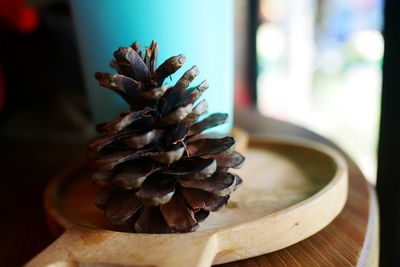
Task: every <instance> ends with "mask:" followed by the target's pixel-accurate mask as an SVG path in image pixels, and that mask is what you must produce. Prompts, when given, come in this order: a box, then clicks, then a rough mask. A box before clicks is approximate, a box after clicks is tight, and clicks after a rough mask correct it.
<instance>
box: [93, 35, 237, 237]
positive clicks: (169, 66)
mask: <svg viewBox="0 0 400 267" xmlns="http://www.w3.org/2000/svg"><path fill="white" fill-rule="evenodd" d="M157 53H158V45H157V44H156V43H155V42H154V41H153V42H152V43H151V45H150V47H148V48H147V49H145V51H141V50H140V49H139V44H138V43H137V42H135V43H134V44H133V45H132V46H129V47H122V48H120V49H118V50H117V51H116V52H115V53H114V57H115V60H113V61H112V62H111V66H112V67H113V68H114V69H116V70H117V72H118V74H108V73H100V72H97V73H96V75H95V77H96V79H97V80H98V81H99V83H100V85H102V86H104V87H107V88H109V89H111V90H113V91H115V92H116V93H118V94H119V95H120V96H121V97H122V98H123V99H125V101H126V102H127V103H128V104H129V105H130V108H131V112H126V113H121V114H120V117H119V118H117V119H115V120H112V121H109V122H106V123H102V124H99V125H98V126H97V131H98V132H99V133H101V134H102V135H101V136H98V137H97V138H95V139H93V140H92V141H90V142H89V144H88V150H89V156H90V160H91V163H92V166H93V167H94V171H93V174H92V180H93V181H94V182H95V183H96V184H97V185H98V186H100V187H101V190H100V191H99V193H98V194H97V197H96V205H97V206H98V207H99V208H100V209H102V210H104V212H105V215H106V217H107V219H108V220H109V221H110V222H111V223H113V224H116V225H121V226H122V227H121V229H124V230H125V231H129V232H138V233H171V232H191V231H195V230H196V229H197V228H198V225H199V222H201V221H203V220H205V219H206V217H207V216H208V215H209V213H210V211H217V210H218V209H220V208H221V207H223V206H224V205H225V204H226V203H227V201H228V199H229V194H230V193H231V192H232V191H233V190H235V189H236V188H237V187H238V186H239V185H240V184H241V183H242V180H241V178H240V177H239V176H237V175H235V174H232V173H229V172H228V169H229V168H239V167H240V165H241V164H242V163H243V161H244V157H243V156H242V155H241V154H240V153H238V152H234V151H233V147H234V144H235V140H234V139H233V138H232V137H229V136H225V137H221V136H218V137H216V136H210V135H207V134H201V133H202V132H203V131H204V130H206V129H209V128H211V127H214V126H217V125H220V124H223V123H225V122H226V120H227V118H228V115H227V114H225V113H214V114H211V115H209V116H208V117H206V118H205V119H203V120H201V121H197V120H198V119H199V117H200V116H201V115H203V114H204V113H205V112H206V109H207V102H206V101H204V100H203V101H201V102H200V103H198V104H197V105H195V106H194V103H195V102H196V100H197V99H198V98H199V97H200V95H201V94H202V93H203V92H204V90H206V89H207V88H208V84H207V82H206V81H204V82H202V83H201V84H200V85H199V86H197V87H193V88H189V89H187V88H188V87H189V85H190V83H191V82H192V80H193V79H194V78H195V77H196V76H197V75H198V74H199V71H198V69H197V67H196V66H193V67H192V68H191V69H189V70H188V71H186V72H185V73H184V74H183V76H182V77H181V78H180V79H179V80H178V82H177V83H176V84H175V85H174V86H172V87H170V86H169V85H168V84H163V82H164V80H165V78H167V77H168V76H170V75H171V74H173V73H174V72H175V71H177V70H178V69H179V68H180V67H181V66H182V65H183V64H184V62H185V60H186V58H185V56H184V55H178V56H174V57H171V58H169V59H167V60H166V61H165V62H164V63H163V64H161V65H160V66H159V67H158V68H157V69H156V59H157Z"/></svg>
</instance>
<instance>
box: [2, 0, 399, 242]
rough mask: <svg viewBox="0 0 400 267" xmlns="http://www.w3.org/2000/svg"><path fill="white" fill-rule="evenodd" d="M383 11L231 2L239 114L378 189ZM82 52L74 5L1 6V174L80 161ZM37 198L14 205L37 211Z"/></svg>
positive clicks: (363, 6)
mask: <svg viewBox="0 0 400 267" xmlns="http://www.w3.org/2000/svg"><path fill="white" fill-rule="evenodd" d="M384 4H385V3H384V0H352V1H348V0H297V1H289V0H236V1H234V45H235V53H234V58H235V72H234V77H235V78H234V79H235V80H234V84H235V101H234V102H235V109H236V111H240V110H244V109H257V110H258V111H259V112H260V113H261V114H263V115H265V116H270V117H273V118H276V119H279V120H285V121H289V122H293V123H295V124H298V125H301V126H304V127H306V128H309V129H311V130H313V131H315V132H317V133H319V134H321V135H322V136H325V137H327V138H328V139H331V140H333V141H334V142H335V143H336V144H338V145H339V146H340V147H341V148H342V149H343V150H344V151H345V152H346V153H347V154H349V155H350V156H351V157H352V158H353V159H354V161H355V162H356V163H357V164H358V166H359V167H360V168H361V169H362V171H363V172H364V174H365V176H366V177H367V178H368V180H369V181H370V182H371V183H372V184H375V183H376V177H377V155H378V154H377V147H378V137H379V123H380V116H381V113H380V112H381V93H382V89H381V88H382V64H383V55H384V38H383V35H382V30H383V26H384V25H383V21H384V8H383V6H384ZM155 38H156V37H155ZM78 51H79V50H78V46H77V40H76V36H75V31H74V23H73V14H71V8H70V5H69V2H68V1H66V0H31V1H23V0H2V1H0V140H1V141H0V149H1V151H2V152H3V153H2V154H3V156H2V158H3V159H2V160H3V161H2V162H3V166H2V169H3V171H4V170H7V172H11V171H13V170H14V169H16V172H17V173H18V172H21V171H23V170H17V169H18V168H21V166H22V169H23V168H28V169H27V170H25V173H29V167H26V166H25V165H24V162H27V161H30V158H32V157H37V156H40V155H42V154H40V153H45V154H46V153H48V155H50V154H51V153H52V152H51V151H52V150H46V149H48V148H49V147H54V146H58V145H64V146H65V145H71V146H75V145H78V146H81V147H82V153H84V146H83V145H84V144H85V142H86V140H87V139H88V138H89V137H90V136H91V135H93V123H92V116H91V112H90V107H89V104H88V98H87V94H86V90H85V85H84V79H83V75H82V68H81V65H80V57H79V52H78ZM110 57H111V54H110ZM16 147H17V148H19V149H15V148H16ZM38 148H39V150H40V151H41V152H40V153H39V152H37V149H38ZM35 151H36V152H35ZM46 151H47V152H46ZM68 151H69V150H68V149H64V153H67V154H68V153H72V152H68ZM397 155H398V154H397ZM44 158H46V157H44ZM65 158H67V157H66V156H65V155H64V156H60V157H59V158H57V157H55V158H53V159H52V160H51V164H53V163H54V167H51V164H48V165H49V166H48V169H47V170H44V172H45V173H53V172H55V171H56V170H57V169H58V168H59V166H60V165H61V164H63V163H64V162H63V159H65ZM65 164H67V163H65ZM28 165H29V164H28ZM46 166H47V165H46ZM32 168H33V167H32ZM36 175H38V174H36ZM399 178H400V177H399ZM37 179H38V181H40V178H37ZM28 180H29V182H28V183H26V181H24V182H22V181H14V182H13V183H16V184H17V185H18V186H20V187H21V188H22V187H29V185H30V184H33V183H34V182H35V177H30V179H28ZM42 183H43V185H44V184H45V181H42ZM0 190H7V189H5V188H2V189H0ZM0 192H1V191H0ZM40 193H41V192H39V193H37V194H35V195H32V196H29V197H25V198H24V197H17V196H15V199H13V201H16V202H18V203H20V204H22V205H26V203H36V204H35V205H39V204H40V203H39V201H38V200H36V199H37V198H39V197H40ZM5 208H6V212H10V214H14V215H15V216H17V218H20V219H23V217H24V216H23V215H18V214H17V212H15V211H13V210H11V207H5ZM32 211H33V209H32ZM28 212H29V210H28ZM18 216H19V217H18ZM38 216H39V215H38ZM13 219H15V217H14V218H13ZM10 220H11V219H10ZM38 242H43V243H46V242H47V241H46V240H45V241H38Z"/></svg>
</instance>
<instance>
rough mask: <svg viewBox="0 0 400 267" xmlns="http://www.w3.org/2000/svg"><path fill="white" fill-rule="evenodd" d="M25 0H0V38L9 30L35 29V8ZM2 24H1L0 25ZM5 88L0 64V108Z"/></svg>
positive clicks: (36, 21) (36, 17)
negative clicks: (29, 5)
mask: <svg viewBox="0 0 400 267" xmlns="http://www.w3.org/2000/svg"><path fill="white" fill-rule="evenodd" d="M25 2H26V0H0V26H1V27H0V29H1V30H4V32H1V31H0V40H1V38H4V35H5V34H6V33H7V32H9V31H11V32H14V31H16V32H20V33H29V32H32V31H33V30H35V29H36V27H37V25H38V22H39V18H38V14H37V12H36V10H34V9H33V8H30V7H26V6H25ZM1 24H2V25H1ZM5 95H6V88H5V82H4V76H3V72H2V68H1V66H0V110H1V109H3V107H4V103H5Z"/></svg>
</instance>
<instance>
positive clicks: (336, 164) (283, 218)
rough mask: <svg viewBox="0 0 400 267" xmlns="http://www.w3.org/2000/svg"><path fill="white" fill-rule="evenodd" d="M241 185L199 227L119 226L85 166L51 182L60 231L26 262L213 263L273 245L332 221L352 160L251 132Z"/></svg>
mask: <svg viewBox="0 0 400 267" xmlns="http://www.w3.org/2000/svg"><path fill="white" fill-rule="evenodd" d="M245 156H246V163H245V165H244V167H243V168H242V169H241V170H239V171H238V172H237V173H239V174H240V176H241V177H242V178H243V180H244V182H243V184H242V186H241V187H240V188H239V189H238V190H237V191H235V192H234V193H233V194H232V197H231V200H230V202H229V203H228V205H227V206H226V207H225V208H224V209H222V210H221V211H220V212H216V213H212V214H211V215H210V216H209V218H208V219H207V220H206V221H205V222H203V223H202V224H201V226H200V228H199V230H197V232H194V233H187V234H132V233H123V232H118V231H115V230H114V229H113V228H112V226H111V225H109V224H108V223H107V221H106V220H105V218H104V215H103V213H102V212H101V211H100V210H98V209H97V208H96V207H95V206H94V204H93V201H94V197H95V194H96V190H97V189H96V187H95V186H93V185H92V183H91V182H90V180H89V179H88V171H89V170H88V169H87V168H85V167H84V166H80V167H77V168H74V169H72V170H68V171H66V172H64V173H63V174H61V175H60V176H59V177H58V178H57V179H55V180H54V181H53V182H52V183H51V184H50V185H49V186H48V188H47V190H46V194H45V207H46V211H47V214H48V217H49V225H50V226H51V229H52V231H53V232H54V233H57V232H58V233H62V234H61V236H60V237H58V239H57V240H56V241H54V242H53V243H52V244H51V245H50V246H49V247H48V248H46V249H45V250H44V251H42V252H41V253H40V254H38V255H37V256H36V257H35V258H34V259H32V260H31V261H30V262H28V264H27V266H80V264H82V265H84V266H171V267H172V266H174V267H179V266H210V265H211V264H219V263H226V262H231V261H236V260H241V259H245V258H249V257H254V256H257V255H261V254H265V253H269V252H272V251H276V250H279V249H282V248H285V247H287V246H290V245H292V244H294V243H296V242H299V241H301V240H303V239H305V238H307V237H309V236H311V235H312V234H314V233H316V232H318V231H319V230H321V229H322V228H324V227H325V226H326V225H327V224H329V223H330V222H331V221H332V220H333V219H334V218H335V217H336V215H338V213H339V212H340V211H341V210H342V208H343V206H344V204H345V202H346V198H347V166H346V163H345V160H344V159H343V158H342V156H341V155H340V154H339V153H337V152H336V151H334V150H333V149H331V148H328V147H326V146H324V145H321V144H318V143H311V142H309V141H304V140H293V139H282V138H278V139H277V138H265V137H264V138H255V137H251V138H250V143H249V148H248V150H247V151H246V153H245Z"/></svg>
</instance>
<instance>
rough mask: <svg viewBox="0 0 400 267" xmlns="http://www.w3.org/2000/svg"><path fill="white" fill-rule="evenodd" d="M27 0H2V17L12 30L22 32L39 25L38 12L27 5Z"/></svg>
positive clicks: (0, 4) (0, 1) (0, 13)
mask: <svg viewBox="0 0 400 267" xmlns="http://www.w3.org/2000/svg"><path fill="white" fill-rule="evenodd" d="M25 2H26V0H0V18H1V19H2V21H4V22H6V23H7V24H8V26H9V27H11V28H12V29H11V30H16V31H18V32H21V33H27V32H31V31H33V30H34V29H35V28H36V27H37V25H38V21H39V19H38V15H37V12H36V11H35V10H34V9H33V8H30V7H27V6H25Z"/></svg>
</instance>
